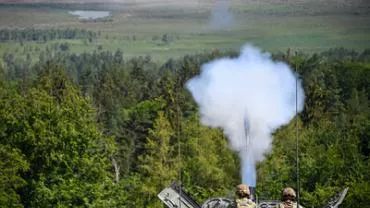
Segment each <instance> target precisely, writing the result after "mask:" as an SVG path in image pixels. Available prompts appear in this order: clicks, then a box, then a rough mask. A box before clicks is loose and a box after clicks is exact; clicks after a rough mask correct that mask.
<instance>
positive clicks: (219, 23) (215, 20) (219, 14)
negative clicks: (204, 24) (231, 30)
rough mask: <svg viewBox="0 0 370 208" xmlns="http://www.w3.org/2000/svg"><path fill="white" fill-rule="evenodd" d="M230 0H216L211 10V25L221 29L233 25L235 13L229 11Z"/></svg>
mask: <svg viewBox="0 0 370 208" xmlns="http://www.w3.org/2000/svg"><path fill="white" fill-rule="evenodd" d="M229 7H230V0H216V1H215V3H214V5H213V7H212V11H211V20H210V23H209V26H210V27H211V28H213V29H221V28H225V27H226V26H231V25H232V22H233V19H234V17H233V15H232V13H231V12H230V11H229Z"/></svg>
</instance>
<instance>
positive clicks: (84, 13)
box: [68, 10, 111, 20]
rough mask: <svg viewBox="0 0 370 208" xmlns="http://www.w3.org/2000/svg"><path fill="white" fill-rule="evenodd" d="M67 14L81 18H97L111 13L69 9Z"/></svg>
mask: <svg viewBox="0 0 370 208" xmlns="http://www.w3.org/2000/svg"><path fill="white" fill-rule="evenodd" d="M68 13H69V14H72V15H74V16H78V18H79V19H81V20H89V19H92V20H94V19H99V18H104V17H109V16H110V15H111V14H110V12H109V11H88V10H84V11H82V10H76V11H70V12H68Z"/></svg>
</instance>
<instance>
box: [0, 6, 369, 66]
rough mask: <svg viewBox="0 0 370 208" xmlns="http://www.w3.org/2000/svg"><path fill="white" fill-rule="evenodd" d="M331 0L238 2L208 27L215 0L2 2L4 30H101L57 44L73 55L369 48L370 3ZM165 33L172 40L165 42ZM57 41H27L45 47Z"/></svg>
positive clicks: (8, 46)
mask: <svg viewBox="0 0 370 208" xmlns="http://www.w3.org/2000/svg"><path fill="white" fill-rule="evenodd" d="M169 2H170V3H169ZM275 2H278V3H275ZM333 2H336V1H330V0H329V1H325V2H323V1H318V0H312V1H308V0H303V1H300V2H298V3H295V2H292V3H291V2H290V1H268V0H264V1H242V0H236V1H232V4H228V5H227V9H225V11H228V14H229V15H232V17H233V19H232V21H230V22H229V23H228V24H223V25H210V21H211V20H210V18H211V16H212V11H213V10H212V9H214V7H217V5H215V2H214V1H213V3H212V1H209V0H207V1H199V0H198V1H196V0H190V1H187V3H181V1H178V0H176V1H165V0H162V1H150V0H140V1H136V2H135V3H132V2H131V3H130V2H129V3H124V4H56V3H54V4H14V5H9V4H3V5H0V29H1V28H10V29H14V28H37V29H43V28H84V29H87V30H93V31H96V32H98V31H99V32H100V36H99V38H98V39H97V40H96V41H94V42H93V43H88V44H86V42H84V41H81V40H58V41H59V42H69V43H70V50H71V51H72V52H78V53H80V52H84V51H93V50H96V49H97V48H98V47H99V46H100V48H102V49H103V50H117V49H121V50H122V51H123V52H124V54H125V55H126V56H128V57H131V56H137V55H151V56H152V57H154V58H155V59H156V60H159V61H161V60H166V59H168V58H169V57H175V58H176V57H180V56H183V55H185V54H194V53H201V52H204V51H211V50H215V49H218V50H238V49H239V48H240V47H241V46H242V45H243V44H244V43H246V42H249V43H253V44H255V45H257V46H259V47H261V48H263V49H264V50H268V51H272V52H277V51H286V49H287V48H292V49H299V50H301V51H304V52H307V53H311V52H320V51H323V50H326V49H329V48H336V47H345V48H353V49H355V50H363V49H365V48H370V24H369V22H370V7H369V5H368V4H366V3H365V1H355V0H353V1H352V4H344V3H343V4H339V3H333ZM350 2H351V1H350ZM356 2H358V3H356ZM361 2H362V3H361ZM80 9H86V10H91V9H94V10H104V11H111V14H112V15H111V17H109V19H110V20H111V21H96V22H93V21H91V22H89V21H88V22H83V21H80V20H79V19H78V18H77V17H75V16H72V15H70V14H69V13H68V12H69V11H73V10H80ZM213 12H214V11H213ZM220 15H221V14H220ZM164 35H167V37H168V41H163V37H164ZM58 41H57V42H58ZM54 42H55V41H54ZM54 42H53V41H49V42H47V43H29V42H27V43H24V44H33V45H38V47H40V48H44V47H46V45H50V44H54ZM0 46H1V47H0V53H4V52H15V51H19V50H21V48H22V47H23V46H21V45H20V44H19V43H18V42H8V43H1V45H0ZM36 54H37V53H36ZM34 55H35V54H34Z"/></svg>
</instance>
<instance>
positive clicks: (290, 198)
mask: <svg viewBox="0 0 370 208" xmlns="http://www.w3.org/2000/svg"><path fill="white" fill-rule="evenodd" d="M282 195H283V197H282V199H283V200H282V202H281V203H280V204H279V205H278V208H297V203H296V202H294V200H295V197H296V194H295V191H294V190H293V189H292V188H290V187H287V188H285V189H284V190H283V194H282ZM299 208H304V207H302V206H301V205H299Z"/></svg>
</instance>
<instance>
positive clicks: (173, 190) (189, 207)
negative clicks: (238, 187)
mask: <svg viewBox="0 0 370 208" xmlns="http://www.w3.org/2000/svg"><path fill="white" fill-rule="evenodd" d="M250 189H251V194H252V196H251V198H252V200H253V201H254V202H256V204H257V206H258V208H276V207H277V205H278V204H279V203H280V201H279V200H258V197H257V196H256V192H255V188H254V187H251V188H250ZM347 191H348V187H347V188H345V189H344V190H343V191H341V192H339V193H337V194H336V195H335V196H333V197H332V198H331V199H330V200H328V202H327V204H326V205H325V206H324V208H338V206H339V205H340V204H341V203H342V202H343V200H344V198H345V196H346V194H347ZM158 197H159V199H160V200H161V201H162V202H163V203H164V204H165V205H166V206H167V207H169V208H233V207H235V205H234V200H233V199H232V198H228V197H214V198H210V199H208V200H206V201H205V202H204V203H203V204H199V203H198V202H197V201H196V200H195V199H194V198H193V197H192V196H191V195H190V194H189V193H187V192H186V190H185V188H184V187H182V186H180V185H179V184H177V183H176V182H173V183H172V184H171V185H169V186H168V187H166V188H164V189H163V190H162V191H161V192H160V193H159V194H158Z"/></svg>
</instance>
